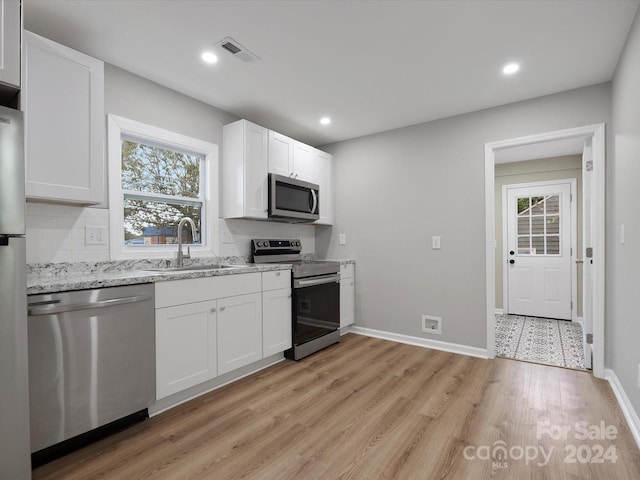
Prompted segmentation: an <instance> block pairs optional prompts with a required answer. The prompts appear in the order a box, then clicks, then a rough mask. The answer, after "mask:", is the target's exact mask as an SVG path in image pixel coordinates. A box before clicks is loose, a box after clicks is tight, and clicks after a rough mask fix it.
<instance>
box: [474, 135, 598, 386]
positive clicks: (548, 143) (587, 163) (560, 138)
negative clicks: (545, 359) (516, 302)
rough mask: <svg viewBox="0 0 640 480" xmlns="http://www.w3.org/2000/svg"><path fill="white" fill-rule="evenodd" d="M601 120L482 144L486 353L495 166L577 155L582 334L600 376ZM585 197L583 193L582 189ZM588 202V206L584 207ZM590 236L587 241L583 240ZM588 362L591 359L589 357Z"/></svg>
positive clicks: (490, 333)
mask: <svg viewBox="0 0 640 480" xmlns="http://www.w3.org/2000/svg"><path fill="white" fill-rule="evenodd" d="M604 142H605V137H604V124H598V125H590V126H586V127H577V128H573V129H568V130H561V131H555V132H548V133H544V134H539V135H532V136H528V137H520V138H514V139H508V140H503V141H498V142H491V143H487V144H486V145H485V212H486V218H485V220H486V282H487V283H486V287H487V312H486V313H487V353H488V356H489V357H490V358H493V357H494V356H495V353H496V352H495V324H496V317H495V315H496V284H495V282H496V273H497V272H496V270H497V268H496V257H497V255H499V254H500V253H499V252H497V251H496V247H497V236H496V235H495V216H496V211H495V193H494V182H495V178H494V175H495V166H496V163H501V162H502V163H507V162H508V161H509V160H505V159H511V160H512V161H513V159H514V158H519V160H523V159H535V158H548V157H552V156H559V155H573V154H580V155H581V156H582V157H581V160H582V167H583V168H582V191H583V197H584V198H583V201H585V208H584V210H583V222H582V223H583V226H582V228H583V229H584V231H585V235H584V238H585V242H584V245H583V246H582V248H581V249H580V252H579V257H580V258H579V259H578V258H576V259H575V260H584V261H585V263H584V267H585V268H584V272H583V274H582V275H581V279H582V282H583V287H582V289H581V290H583V294H582V301H581V304H580V307H581V308H582V311H583V315H588V316H589V318H588V319H587V318H585V322H584V324H585V334H588V336H589V337H590V339H592V342H593V343H592V345H591V348H590V349H589V353H590V354H591V352H592V357H593V373H594V375H595V376H597V377H600V378H603V377H604V260H605V259H604V233H605V232H604V211H605V210H604V185H605V184H604V172H605V148H604ZM585 191H587V193H588V196H587V197H585V195H584V192H585ZM587 202H588V205H587ZM587 240H588V241H587ZM589 330H590V331H589ZM588 356H589V360H591V355H588Z"/></svg>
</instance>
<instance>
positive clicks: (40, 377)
mask: <svg viewBox="0 0 640 480" xmlns="http://www.w3.org/2000/svg"><path fill="white" fill-rule="evenodd" d="M28 327H29V389H30V391H29V407H30V416H31V452H32V453H33V452H37V451H40V450H43V449H47V448H48V447H51V448H52V449H53V448H55V447H52V446H53V445H55V444H59V443H60V442H64V441H67V440H68V439H71V438H72V437H76V436H79V435H81V434H84V433H86V432H89V431H91V430H93V429H96V428H97V427H102V426H104V425H106V424H109V423H110V422H114V421H116V420H119V419H122V418H123V417H126V416H129V415H132V414H136V413H143V412H144V413H145V414H146V413H147V412H146V409H147V407H149V406H150V405H151V404H153V403H154V401H155V390H156V387H155V377H156V375H155V320H154V288H153V284H144V285H132V286H126V287H111V288H100V289H95V290H80V291H73V292H65V293H55V294H47V295H31V296H29V319H28ZM69 442H70V441H69Z"/></svg>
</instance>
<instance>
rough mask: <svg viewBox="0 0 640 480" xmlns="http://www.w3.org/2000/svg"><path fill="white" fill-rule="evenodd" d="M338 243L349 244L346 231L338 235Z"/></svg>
mask: <svg viewBox="0 0 640 480" xmlns="http://www.w3.org/2000/svg"><path fill="white" fill-rule="evenodd" d="M338 243H339V244H340V245H346V244H347V235H346V234H344V233H341V234H339V235H338Z"/></svg>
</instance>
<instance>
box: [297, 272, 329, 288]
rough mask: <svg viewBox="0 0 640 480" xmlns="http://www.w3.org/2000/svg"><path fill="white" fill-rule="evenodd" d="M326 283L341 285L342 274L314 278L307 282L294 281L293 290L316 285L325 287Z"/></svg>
mask: <svg viewBox="0 0 640 480" xmlns="http://www.w3.org/2000/svg"><path fill="white" fill-rule="evenodd" d="M325 283H340V274H339V273H336V274H335V275H327V276H326V277H321V278H312V279H307V280H304V279H303V280H294V281H293V288H304V287H314V286H316V285H324V284H325Z"/></svg>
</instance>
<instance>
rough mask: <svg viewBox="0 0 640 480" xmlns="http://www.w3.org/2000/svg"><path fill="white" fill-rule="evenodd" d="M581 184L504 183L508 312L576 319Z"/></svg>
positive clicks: (505, 302)
mask: <svg viewBox="0 0 640 480" xmlns="http://www.w3.org/2000/svg"><path fill="white" fill-rule="evenodd" d="M576 183H577V181H576V179H573V178H572V179H565V180H558V181H549V182H534V183H527V184H509V185H504V186H503V187H502V209H503V215H502V219H503V221H502V231H503V239H504V241H503V249H502V250H503V251H502V252H496V253H497V255H498V256H501V257H502V258H503V262H502V263H503V272H504V273H503V278H504V279H505V281H504V288H503V296H502V299H503V310H504V312H505V313H507V314H517V315H525V316H531V317H542V318H552V319H557V320H577V307H578V302H577V274H576V271H575V268H573V266H574V265H575V263H574V259H575V257H574V255H575V254H577V245H578V241H577V240H578V239H577V235H576V232H577V226H576V215H577V203H578V199H577V195H576Z"/></svg>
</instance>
